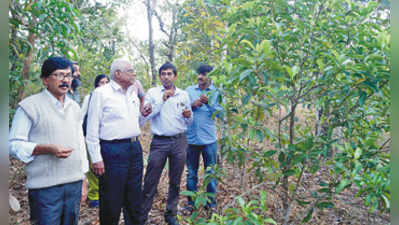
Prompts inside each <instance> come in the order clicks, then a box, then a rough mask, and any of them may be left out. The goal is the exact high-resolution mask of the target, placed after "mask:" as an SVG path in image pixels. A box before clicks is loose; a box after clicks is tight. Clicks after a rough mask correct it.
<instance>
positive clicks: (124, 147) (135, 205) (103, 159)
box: [86, 59, 151, 225]
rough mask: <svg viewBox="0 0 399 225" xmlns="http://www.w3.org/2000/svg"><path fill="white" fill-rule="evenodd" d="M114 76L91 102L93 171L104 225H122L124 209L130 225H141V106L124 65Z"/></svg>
mask: <svg viewBox="0 0 399 225" xmlns="http://www.w3.org/2000/svg"><path fill="white" fill-rule="evenodd" d="M110 73H111V81H110V82H109V83H108V84H105V85H104V86H102V87H98V88H96V89H95V90H94V92H93V94H92V96H91V100H90V106H89V109H88V120H87V134H86V143H87V147H88V151H89V155H90V159H91V163H92V169H93V172H94V173H95V174H96V175H98V176H99V195H100V224H102V225H114V224H115V225H117V224H118V222H119V217H120V212H121V208H122V207H123V208H124V216H125V224H141V223H140V222H139V213H140V204H141V195H142V192H141V184H142V176H143V154H142V150H141V147H140V143H139V142H138V139H137V136H139V135H140V132H141V131H140V127H139V116H140V101H139V99H138V97H137V93H136V91H135V90H134V88H133V86H132V84H133V83H134V82H135V77H136V74H135V72H134V70H133V67H132V65H131V64H130V63H129V62H128V61H127V60H123V59H117V60H115V61H114V62H113V63H112V65H111V72H110ZM150 110H151V109H150Z"/></svg>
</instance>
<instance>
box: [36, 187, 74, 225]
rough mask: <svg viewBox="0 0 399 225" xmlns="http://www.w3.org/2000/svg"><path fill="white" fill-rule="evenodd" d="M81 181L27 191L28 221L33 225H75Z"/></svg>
mask: <svg viewBox="0 0 399 225" xmlns="http://www.w3.org/2000/svg"><path fill="white" fill-rule="evenodd" d="M81 196H82V181H77V182H72V183H67V184H60V185H56V186H52V187H47V188H39V189H29V192H28V198H29V207H30V219H31V223H32V224H34V225H77V224H78V221H79V209H80V198H81Z"/></svg>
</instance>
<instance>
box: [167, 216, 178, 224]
mask: <svg viewBox="0 0 399 225" xmlns="http://www.w3.org/2000/svg"><path fill="white" fill-rule="evenodd" d="M165 221H166V222H167V223H168V225H180V224H179V222H178V221H177V219H176V218H175V217H174V216H167V217H165Z"/></svg>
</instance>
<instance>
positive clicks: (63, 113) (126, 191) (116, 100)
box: [9, 57, 222, 225]
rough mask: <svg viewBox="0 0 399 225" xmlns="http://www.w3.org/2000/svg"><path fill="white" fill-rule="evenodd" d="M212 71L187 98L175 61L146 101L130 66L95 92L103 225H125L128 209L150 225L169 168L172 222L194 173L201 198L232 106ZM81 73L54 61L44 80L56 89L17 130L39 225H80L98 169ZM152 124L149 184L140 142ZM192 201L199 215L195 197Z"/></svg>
mask: <svg viewBox="0 0 399 225" xmlns="http://www.w3.org/2000/svg"><path fill="white" fill-rule="evenodd" d="M211 70H212V67H210V66H209V65H207V64H203V65H201V66H200V67H199V68H198V69H197V80H198V84H197V85H193V86H190V87H188V88H187V89H186V90H182V89H179V88H178V87H176V86H175V85H174V82H175V80H176V79H177V70H176V67H175V66H174V65H173V64H171V63H170V62H166V63H165V64H163V65H162V66H161V67H160V68H159V79H160V81H161V83H162V85H160V86H157V87H153V88H151V89H149V90H148V91H147V93H146V94H145V96H144V98H143V96H142V93H140V94H139V93H138V92H139V91H138V89H137V85H135V84H136V74H135V71H134V68H133V66H132V65H131V64H130V63H129V62H128V61H127V60H124V59H117V60H115V61H114V62H113V63H112V65H111V68H110V75H111V81H110V82H109V83H107V84H105V85H103V86H101V87H98V88H96V89H95V90H94V91H93V93H92V94H91V96H90V102H89V104H88V111H87V113H88V116H87V130H86V144H87V150H88V151H87V152H88V153H89V154H88V155H89V156H90V162H91V170H92V171H93V172H94V174H95V175H97V176H98V179H99V200H100V201H99V202H100V224H103V225H113V224H118V222H119V217H120V213H121V210H122V209H123V215H124V220H125V224H145V223H146V221H147V218H148V214H149V212H150V210H151V207H152V202H153V199H154V196H155V194H156V192H157V188H158V184H159V181H160V177H161V174H162V171H163V168H164V167H165V164H166V161H168V163H169V165H168V170H169V193H168V200H167V205H166V212H165V215H164V216H165V221H166V222H167V223H168V224H169V225H176V224H179V223H178V221H177V218H176V215H177V204H178V197H179V192H180V182H181V176H182V173H183V170H184V165H185V164H187V169H188V174H187V189H188V190H189V191H194V192H195V191H196V190H197V183H198V168H199V157H200V155H202V157H203V160H204V167H205V168H207V167H211V169H208V170H207V171H208V172H212V167H213V166H214V165H215V164H216V158H217V153H216V152H217V144H216V143H217V140H216V119H215V118H214V115H216V114H218V113H219V115H220V113H221V112H222V108H221V106H220V105H219V104H218V103H217V102H218V101H217V98H218V96H217V92H214V90H215V87H214V86H213V85H212V84H211V81H210V79H209V78H208V77H207V73H209V72H210V71H211ZM75 71H76V69H75ZM73 74H76V73H74V68H73V65H72V63H71V62H70V61H69V60H67V59H65V58H63V57H51V58H49V59H47V60H46V61H45V62H44V63H43V66H42V72H41V79H42V82H43V84H44V86H46V89H44V90H43V91H42V92H40V93H39V94H35V95H32V96H30V97H28V98H26V99H24V100H22V101H21V102H20V103H19V107H18V108H17V110H16V113H15V116H14V120H13V124H12V127H11V130H10V137H9V146H10V155H12V156H14V157H16V158H17V159H19V160H21V161H23V162H25V163H26V174H27V188H28V190H29V205H30V214H31V221H32V223H33V224H45V225H46V224H49V225H53V224H63V225H67V224H78V215H79V207H80V201H81V195H82V189H83V190H84V189H85V188H84V187H85V182H84V177H85V173H86V172H87V171H88V170H89V168H88V159H87V152H86V146H85V141H84V137H83V130H82V126H81V122H82V120H81V118H82V116H81V112H80V108H79V105H78V103H76V102H74V101H73V100H72V99H71V98H70V97H66V95H69V96H72V97H73V96H74V95H76V94H78V92H77V91H76V89H75V90H73V91H72V92H73V93H71V90H70V89H71V86H72V87H73V85H72V83H73V80H74V79H73V78H74V77H73ZM79 76H80V72H79ZM75 77H76V75H75ZM68 93H69V94H68ZM207 93H216V94H213V95H209V94H207ZM71 94H72V95H71ZM208 98H209V99H208ZM146 121H151V133H152V135H153V138H152V142H151V146H150V152H149V156H148V165H147V169H146V174H145V176H144V186H143V184H142V180H143V153H142V148H141V144H140V142H139V140H138V136H139V135H140V133H141V130H140V127H141V126H142V125H143V124H144V123H145V122H146ZM82 185H83V188H82ZM216 186H217V181H216V179H214V178H213V179H211V181H210V183H209V184H208V186H207V191H208V192H210V193H212V194H213V195H212V197H211V198H210V200H209V202H208V205H207V208H209V209H213V208H215V207H216V198H215V195H216ZM188 203H189V206H191V207H189V209H190V210H193V206H194V202H193V200H192V199H191V198H189V201H188Z"/></svg>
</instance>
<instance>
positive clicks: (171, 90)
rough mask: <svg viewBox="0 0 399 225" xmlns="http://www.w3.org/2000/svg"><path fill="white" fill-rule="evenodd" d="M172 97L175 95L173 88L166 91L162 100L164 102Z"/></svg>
mask: <svg viewBox="0 0 399 225" xmlns="http://www.w3.org/2000/svg"><path fill="white" fill-rule="evenodd" d="M173 95H175V89H173V88H172V89H168V90H166V91H165V92H164V93H163V96H162V100H163V101H166V100H168V98H170V97H172V96H173Z"/></svg>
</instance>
